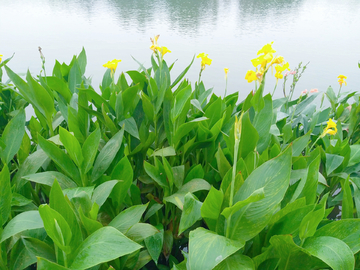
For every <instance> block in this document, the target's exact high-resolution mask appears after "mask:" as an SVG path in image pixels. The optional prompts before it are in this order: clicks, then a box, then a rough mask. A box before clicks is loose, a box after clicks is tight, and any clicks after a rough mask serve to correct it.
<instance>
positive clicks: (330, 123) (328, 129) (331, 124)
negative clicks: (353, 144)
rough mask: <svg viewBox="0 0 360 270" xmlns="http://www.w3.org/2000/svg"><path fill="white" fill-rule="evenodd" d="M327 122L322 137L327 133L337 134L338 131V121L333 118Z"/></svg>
mask: <svg viewBox="0 0 360 270" xmlns="http://www.w3.org/2000/svg"><path fill="white" fill-rule="evenodd" d="M326 123H327V126H326V128H325V129H324V131H323V133H322V134H321V136H320V137H321V138H322V137H324V136H325V135H326V134H329V135H335V134H336V133H337V128H336V123H335V122H334V121H333V120H332V119H331V118H330V119H329V121H327V122H326Z"/></svg>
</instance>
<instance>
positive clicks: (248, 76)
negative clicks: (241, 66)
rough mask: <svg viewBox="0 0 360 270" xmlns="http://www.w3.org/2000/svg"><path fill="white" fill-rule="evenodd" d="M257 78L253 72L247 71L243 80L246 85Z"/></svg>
mask: <svg viewBox="0 0 360 270" xmlns="http://www.w3.org/2000/svg"><path fill="white" fill-rule="evenodd" d="M257 79H258V77H257V76H256V72H255V71H253V70H248V71H247V72H246V75H245V80H247V81H248V83H251V82H253V81H256V80H257Z"/></svg>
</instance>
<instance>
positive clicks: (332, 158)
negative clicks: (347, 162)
mask: <svg viewBox="0 0 360 270" xmlns="http://www.w3.org/2000/svg"><path fill="white" fill-rule="evenodd" d="M325 155H326V163H325V168H326V174H327V175H330V174H331V173H332V172H333V171H334V170H335V169H336V168H337V167H339V166H340V165H341V163H342V162H343V160H344V157H342V156H339V155H332V154H328V153H326V154H325Z"/></svg>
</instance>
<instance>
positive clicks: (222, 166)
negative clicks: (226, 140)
mask: <svg viewBox="0 0 360 270" xmlns="http://www.w3.org/2000/svg"><path fill="white" fill-rule="evenodd" d="M215 157H216V161H217V167H218V170H219V173H220V176H221V178H224V176H225V174H226V173H227V172H228V171H229V170H230V169H231V165H230V163H229V161H228V160H227V159H226V157H225V155H224V153H223V151H222V149H221V147H220V144H219V147H218V151H217V152H216V154H215Z"/></svg>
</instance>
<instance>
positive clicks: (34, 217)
mask: <svg viewBox="0 0 360 270" xmlns="http://www.w3.org/2000/svg"><path fill="white" fill-rule="evenodd" d="M43 227H44V224H43V221H42V219H41V217H40V214H39V211H26V212H22V213H20V214H19V215H17V216H15V217H14V218H13V219H12V220H10V221H9V223H8V224H6V226H5V228H4V231H3V233H2V235H1V241H0V243H1V242H3V241H5V240H6V239H8V238H9V237H11V236H14V235H15V234H18V233H20V232H23V231H27V230H33V229H39V228H43Z"/></svg>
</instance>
